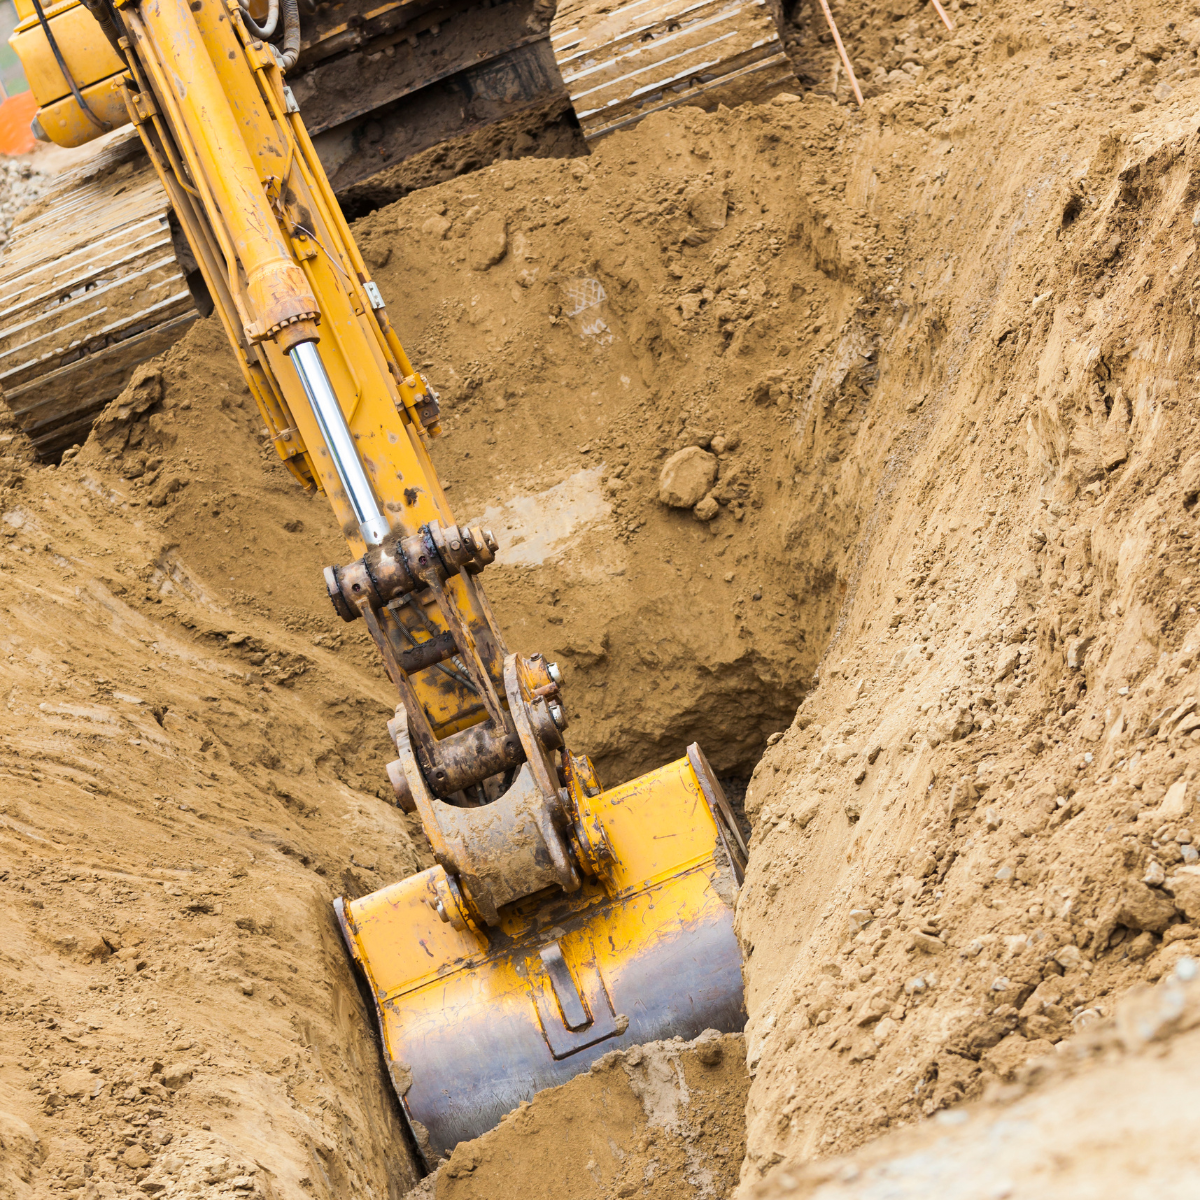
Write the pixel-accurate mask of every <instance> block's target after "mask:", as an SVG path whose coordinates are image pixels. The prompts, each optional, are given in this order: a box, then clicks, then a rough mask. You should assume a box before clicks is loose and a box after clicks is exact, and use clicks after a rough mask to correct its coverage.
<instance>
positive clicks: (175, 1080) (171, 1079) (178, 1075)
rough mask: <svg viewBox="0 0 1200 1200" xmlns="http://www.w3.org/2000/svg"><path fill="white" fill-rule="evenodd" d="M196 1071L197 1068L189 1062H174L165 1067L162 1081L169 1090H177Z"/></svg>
mask: <svg viewBox="0 0 1200 1200" xmlns="http://www.w3.org/2000/svg"><path fill="white" fill-rule="evenodd" d="M194 1073H195V1068H193V1067H191V1066H189V1065H188V1064H187V1063H173V1064H172V1065H171V1066H169V1067H165V1068H164V1069H163V1074H162V1083H163V1087H165V1088H166V1089H167V1090H168V1091H171V1092H176V1091H178V1090H179V1089H180V1088H181V1087H183V1085H184V1084H185V1083H187V1082H188V1081H189V1080H190V1079H191V1078H192V1075H193V1074H194Z"/></svg>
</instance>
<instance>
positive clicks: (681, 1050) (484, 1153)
mask: <svg viewBox="0 0 1200 1200" xmlns="http://www.w3.org/2000/svg"><path fill="white" fill-rule="evenodd" d="M745 1057H746V1044H745V1041H744V1040H743V1038H742V1037H741V1036H740V1035H739V1034H725V1035H721V1034H718V1033H716V1032H715V1031H712V1030H710V1031H709V1032H708V1033H706V1034H701V1036H700V1037H698V1038H697V1039H696V1040H695V1041H694V1042H684V1041H682V1039H678V1038H677V1039H675V1040H674V1041H670V1042H651V1043H649V1044H647V1045H645V1046H635V1047H634V1048H633V1049H632V1050H627V1051H625V1052H624V1053H620V1052H616V1051H614V1052H613V1053H612V1054H606V1055H605V1056H604V1057H603V1058H601V1059H599V1060H598V1061H597V1062H595V1063H594V1064H593V1065H592V1067H591V1069H590V1070H589V1071H588V1072H587V1073H586V1074H584V1075H581V1076H579V1077H577V1078H576V1079H573V1080H572V1081H571V1082H570V1083H568V1084H565V1085H564V1086H562V1087H558V1088H551V1089H550V1090H548V1091H545V1092H541V1093H539V1094H538V1095H537V1096H536V1097H535V1098H534V1099H533V1101H532V1102H528V1103H525V1104H522V1105H521V1106H520V1108H518V1109H516V1110H515V1111H514V1112H512V1113H511V1114H510V1115H509V1116H507V1117H506V1118H505V1119H504V1120H503V1121H502V1122H501V1123H500V1125H499V1126H497V1127H496V1128H495V1129H494V1130H492V1132H491V1133H488V1134H486V1135H484V1136H483V1137H481V1138H477V1139H476V1140H475V1141H473V1142H462V1143H460V1144H459V1146H458V1148H457V1149H456V1150H455V1151H454V1153H453V1154H452V1155H451V1156H450V1158H449V1159H448V1160H447V1161H445V1162H444V1163H443V1165H442V1166H441V1168H440V1169H439V1170H438V1171H436V1172H435V1173H434V1174H433V1175H431V1176H429V1177H428V1178H427V1179H425V1180H423V1181H422V1183H421V1185H420V1187H419V1188H418V1189H417V1190H416V1191H415V1192H414V1193H413V1194H412V1195H411V1196H410V1197H409V1200H559V1197H562V1196H571V1197H574V1198H577V1200H609V1198H610V1197H621V1198H624V1197H629V1196H642V1197H647V1198H648V1200H675V1198H676V1197H678V1196H680V1195H687V1196H694V1197H697V1200H710V1198H711V1200H716V1198H717V1197H720V1196H727V1195H729V1193H730V1191H731V1190H732V1188H733V1187H734V1185H735V1184H736V1183H737V1178H738V1172H739V1170H740V1167H741V1161H742V1157H743V1155H744V1154H745V1151H746V1142H745V1121H744V1118H743V1114H744V1112H745V1107H746V1088H747V1086H748V1083H749V1080H748V1078H747V1076H746V1068H745Z"/></svg>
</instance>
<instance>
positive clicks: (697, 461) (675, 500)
mask: <svg viewBox="0 0 1200 1200" xmlns="http://www.w3.org/2000/svg"><path fill="white" fill-rule="evenodd" d="M716 478H717V460H716V457H715V456H714V455H712V454H709V453H708V451H707V450H701V449H700V447H699V446H685V447H684V448H683V449H682V450H679V451H677V452H676V453H674V454H672V455H671V457H670V458H668V459H667V461H666V462H665V463H663V468H662V471H661V472H660V474H659V477H658V498H659V500H660V501H661V502H662V503H663V504H665V505H667V506H668V507H669V508H694V507H695V506H696V505H697V504H699V503H700V501H701V500H702V499H703V498H704V496H705V495H706V494H707V493H708V491H709V489H710V488H711V487H712V485H713V484H714V483H715V482H716Z"/></svg>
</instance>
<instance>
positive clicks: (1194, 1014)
mask: <svg viewBox="0 0 1200 1200" xmlns="http://www.w3.org/2000/svg"><path fill="white" fill-rule="evenodd" d="M1196 977H1197V967H1196V963H1195V960H1193V959H1191V958H1185V959H1182V960H1181V961H1180V962H1179V963H1178V964H1177V965H1176V969H1175V971H1173V972H1172V973H1171V975H1170V976H1168V977H1167V978H1165V979H1164V980H1163V981H1162V982H1161V983H1160V984H1159V985H1158V986H1157V987H1149V986H1146V985H1139V986H1138V987H1136V988H1134V989H1132V991H1131V992H1130V993H1129V994H1128V995H1126V996H1125V997H1124V998H1123V999H1122V1000H1121V1001H1120V1002H1118V1004H1117V1005H1116V1020H1115V1026H1114V1027H1112V1028H1095V1029H1093V1030H1090V1031H1088V1032H1087V1033H1085V1034H1084V1035H1082V1036H1080V1037H1077V1038H1075V1039H1072V1044H1071V1045H1070V1046H1069V1047H1067V1050H1066V1052H1065V1053H1060V1054H1057V1055H1054V1056H1051V1057H1049V1058H1040V1059H1037V1060H1036V1061H1035V1062H1034V1063H1031V1064H1030V1065H1029V1066H1028V1067H1026V1068H1025V1069H1024V1071H1023V1072H1022V1079H1021V1083H1022V1084H1027V1083H1030V1082H1035V1083H1036V1084H1037V1086H1036V1087H1034V1088H1031V1089H1030V1090H1029V1091H1028V1092H1027V1093H1026V1094H1025V1095H1023V1096H1022V1095H1021V1092H1022V1091H1023V1090H1024V1089H1023V1087H1022V1086H1021V1085H1018V1084H1014V1085H1010V1086H1008V1087H1006V1088H999V1089H996V1093H995V1097H994V1099H992V1100H991V1101H990V1102H987V1103H983V1104H978V1105H974V1106H969V1107H961V1108H954V1109H949V1110H946V1111H941V1112H939V1113H938V1114H937V1116H936V1118H935V1119H934V1120H933V1121H926V1122H922V1123H921V1124H920V1125H919V1126H914V1127H913V1128H910V1129H905V1130H901V1131H898V1132H896V1133H890V1134H887V1135H886V1136H884V1137H882V1138H879V1139H878V1140H877V1141H875V1142H872V1143H870V1144H869V1145H867V1146H865V1147H863V1148H862V1149H861V1150H860V1151H859V1152H857V1153H855V1154H853V1155H847V1156H845V1157H839V1158H825V1159H819V1160H816V1161H812V1162H809V1163H806V1164H795V1165H790V1166H788V1167H787V1168H783V1169H781V1170H780V1171H779V1172H778V1174H777V1175H776V1176H774V1177H773V1178H772V1179H771V1180H770V1182H769V1183H767V1184H765V1185H760V1187H759V1188H757V1189H755V1190H754V1191H753V1192H752V1193H751V1194H752V1195H755V1196H756V1197H777V1196H787V1197H805V1196H811V1197H814V1198H819V1200H867V1198H868V1197H877V1196H880V1195H886V1196H888V1197H895V1198H896V1200H908V1198H909V1197H912V1198H913V1200H917V1198H918V1197H928V1196H938V1197H944V1198H945V1200H987V1198H989V1197H994V1196H1001V1195H1020V1196H1030V1197H1057V1196H1064V1195H1088V1196H1132V1195H1141V1194H1143V1192H1144V1191H1146V1190H1148V1189H1149V1188H1153V1190H1154V1192H1155V1194H1159V1195H1168V1196H1172V1195H1178V1196H1183V1195H1186V1194H1187V1190H1188V1187H1189V1186H1190V1185H1189V1184H1188V1183H1186V1182H1185V1181H1184V1179H1183V1177H1182V1176H1181V1174H1180V1171H1179V1167H1180V1166H1183V1165H1184V1164H1185V1163H1186V1166H1184V1170H1190V1169H1191V1167H1192V1163H1193V1162H1194V1161H1195V1154H1194V1152H1193V1151H1192V1150H1191V1149H1190V1147H1191V1145H1192V1130H1193V1128H1194V1125H1195V1122H1194V1118H1193V1117H1192V1113H1193V1111H1194V1106H1195V1103H1196V1072H1195V1063H1196V1056H1197V1054H1200V1036H1198V1035H1197V1034H1196V1033H1195V1032H1194V1030H1195V1028H1196V1026H1197V1025H1198V1024H1200V994H1198V989H1197V985H1196ZM1097 1054H1102V1055H1103V1057H1104V1061H1103V1062H1102V1063H1101V1064H1094V1063H1092V1062H1091V1061H1089V1060H1090V1059H1091V1058H1092V1057H1093V1056H1095V1055H1097ZM1181 1148H1182V1150H1181ZM1155 1162H1164V1163H1165V1162H1170V1163H1171V1166H1170V1169H1169V1170H1162V1171H1161V1173H1160V1172H1158V1171H1155V1170H1154V1169H1153V1168H1152V1167H1151V1168H1149V1170H1148V1167H1149V1164H1152V1163H1155ZM1148 1176H1149V1178H1148Z"/></svg>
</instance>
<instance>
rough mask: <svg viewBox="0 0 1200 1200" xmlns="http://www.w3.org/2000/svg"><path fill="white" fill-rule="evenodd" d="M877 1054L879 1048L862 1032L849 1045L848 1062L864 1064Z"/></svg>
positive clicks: (869, 1036)
mask: <svg viewBox="0 0 1200 1200" xmlns="http://www.w3.org/2000/svg"><path fill="white" fill-rule="evenodd" d="M878 1052H879V1047H878V1046H877V1045H876V1043H875V1039H874V1038H873V1037H872V1036H871V1035H870V1034H869V1033H867V1031H866V1030H863V1031H862V1032H861V1033H859V1034H858V1036H857V1037H855V1038H854V1040H853V1041H852V1042H851V1043H850V1061H851V1062H852V1063H858V1062H865V1061H866V1060H867V1059H869V1058H874V1057H875V1055H876V1054H877V1053H878Z"/></svg>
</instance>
